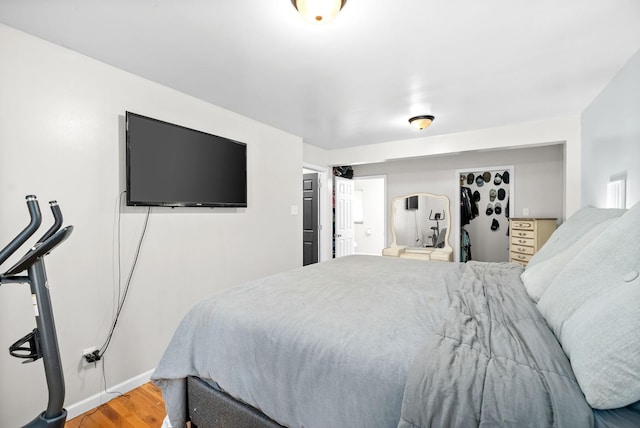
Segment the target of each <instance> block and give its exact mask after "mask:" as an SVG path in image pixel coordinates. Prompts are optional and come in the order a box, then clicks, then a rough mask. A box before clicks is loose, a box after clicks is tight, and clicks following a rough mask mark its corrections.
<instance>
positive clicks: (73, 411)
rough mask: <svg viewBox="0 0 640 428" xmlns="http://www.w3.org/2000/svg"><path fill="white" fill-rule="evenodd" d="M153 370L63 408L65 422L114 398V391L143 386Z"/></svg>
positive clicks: (125, 390)
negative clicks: (65, 414) (65, 415)
mask: <svg viewBox="0 0 640 428" xmlns="http://www.w3.org/2000/svg"><path fill="white" fill-rule="evenodd" d="M153 370H154V369H151V370H149V371H148V372H144V373H142V374H139V375H138V376H135V377H132V378H131V379H128V380H126V381H124V382H122V383H120V384H118V385H114V386H112V387H111V388H109V390H108V391H106V392H105V391H100V392H99V393H98V394H95V395H92V396H91V397H89V398H86V399H84V400H82V401H79V402H77V403H74V404H72V405H70V406H65V408H66V409H67V420H69V419H73V418H75V417H76V416H80V415H81V414H83V413H85V412H88V411H89V410H91V409H95V408H96V407H98V406H99V405H101V404H104V403H106V402H107V401H109V400H112V399H114V398H116V395H115V394H114V393H113V392H115V391H118V392H122V393H126V392H129V391H131V390H132V389H136V388H137V387H139V386H140V385H144V384H145V383H147V382H149V379H151V374H152V373H153ZM109 391H111V392H112V393H109Z"/></svg>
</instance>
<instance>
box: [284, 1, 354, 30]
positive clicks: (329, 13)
mask: <svg viewBox="0 0 640 428" xmlns="http://www.w3.org/2000/svg"><path fill="white" fill-rule="evenodd" d="M346 2H347V0H291V3H293V6H294V7H295V8H296V9H297V10H298V12H299V13H300V15H302V17H303V18H304V19H306V20H307V21H309V22H311V23H313V24H326V23H327V22H329V21H331V20H333V19H334V18H335V17H336V16H338V12H340V10H341V9H342V7H343V6H344V4H345V3H346Z"/></svg>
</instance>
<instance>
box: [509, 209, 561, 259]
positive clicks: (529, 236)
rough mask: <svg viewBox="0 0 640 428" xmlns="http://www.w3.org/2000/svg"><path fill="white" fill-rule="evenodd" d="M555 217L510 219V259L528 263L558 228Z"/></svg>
mask: <svg viewBox="0 0 640 428" xmlns="http://www.w3.org/2000/svg"><path fill="white" fill-rule="evenodd" d="M556 220H557V219H555V218H511V219H509V226H510V228H509V234H510V236H511V239H510V241H509V261H510V262H514V263H520V264H523V265H526V264H527V263H529V260H530V259H531V256H533V255H534V254H535V253H536V252H537V251H538V250H539V249H540V247H542V245H544V243H545V242H547V239H549V237H550V236H551V234H552V233H553V231H554V230H556Z"/></svg>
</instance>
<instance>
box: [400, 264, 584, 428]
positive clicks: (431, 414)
mask: <svg viewBox="0 0 640 428" xmlns="http://www.w3.org/2000/svg"><path fill="white" fill-rule="evenodd" d="M521 273H522V268H521V267H519V266H517V265H514V264H507V263H476V262H470V263H467V265H466V269H465V272H464V274H463V276H462V278H461V282H460V290H459V291H457V292H456V293H455V295H454V296H453V299H452V302H451V307H450V309H449V314H448V315H447V317H446V318H445V320H444V321H443V322H442V323H441V324H440V326H439V327H438V328H437V331H436V332H435V334H434V335H433V337H432V338H431V339H430V340H429V341H428V342H427V343H426V344H425V346H424V347H423V348H422V350H421V351H420V352H419V353H418V355H416V357H415V358H414V361H413V363H412V365H411V368H410V370H409V374H408V378H407V385H406V388H405V394H404V401H403V404H402V420H401V421H400V424H399V425H398V427H399V428H414V427H472V426H486V427H528V426H529V427H531V426H536V427H590V426H592V425H593V412H592V410H591V408H590V407H589V406H588V404H587V403H586V401H585V399H584V396H583V394H582V391H581V390H580V387H579V386H578V384H577V382H576V379H575V378H574V376H573V371H572V370H571V365H570V363H569V361H568V360H567V357H566V356H565V354H564V352H563V351H562V349H561V347H560V345H559V343H558V342H557V341H556V339H555V337H554V335H553V333H552V332H551V330H550V329H549V328H548V327H547V324H546V323H545V321H544V319H543V318H542V316H541V315H540V314H539V312H538V311H537V310H536V309H535V307H534V306H533V304H532V302H531V301H530V300H529V298H528V296H527V294H526V291H525V289H524V287H523V286H522V284H521V283H520V280H519V277H520V274H521Z"/></svg>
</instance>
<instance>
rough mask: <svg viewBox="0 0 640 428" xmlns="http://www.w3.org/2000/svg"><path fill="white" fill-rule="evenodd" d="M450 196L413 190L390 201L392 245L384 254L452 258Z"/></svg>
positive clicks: (440, 258)
mask: <svg viewBox="0 0 640 428" xmlns="http://www.w3.org/2000/svg"><path fill="white" fill-rule="evenodd" d="M449 205H450V203H449V198H448V197H446V196H444V195H434V194H431V193H414V194H410V195H405V196H400V197H397V198H394V199H393V201H392V202H391V226H392V227H391V233H392V236H393V242H392V243H391V247H390V248H387V249H385V251H383V254H384V255H393V256H398V257H412V258H422V259H437V260H445V259H446V260H452V256H453V248H452V247H451V246H450V245H449V231H450V229H451V227H450V226H451V225H450V218H451V215H450V209H449Z"/></svg>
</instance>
